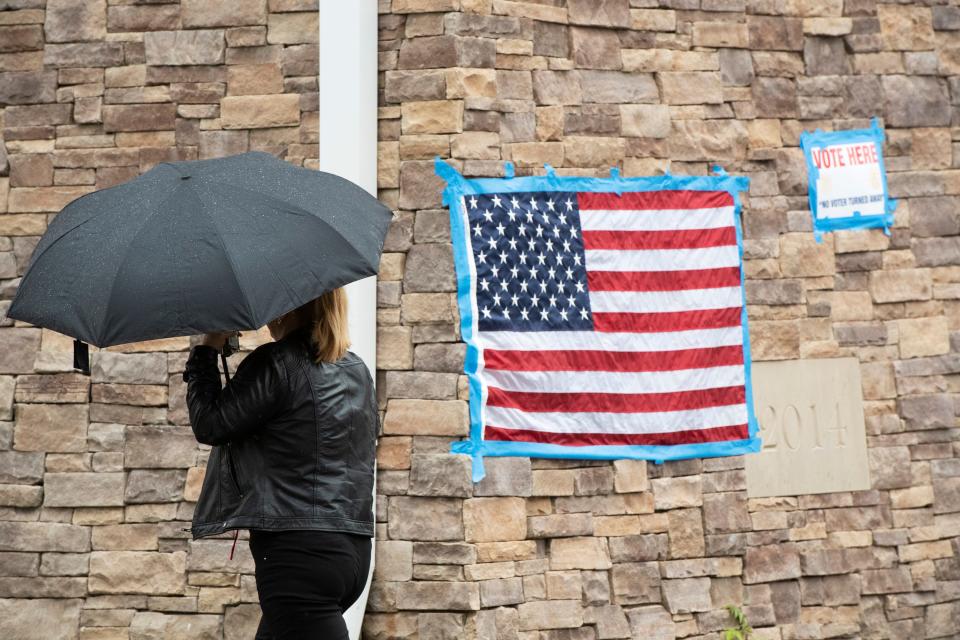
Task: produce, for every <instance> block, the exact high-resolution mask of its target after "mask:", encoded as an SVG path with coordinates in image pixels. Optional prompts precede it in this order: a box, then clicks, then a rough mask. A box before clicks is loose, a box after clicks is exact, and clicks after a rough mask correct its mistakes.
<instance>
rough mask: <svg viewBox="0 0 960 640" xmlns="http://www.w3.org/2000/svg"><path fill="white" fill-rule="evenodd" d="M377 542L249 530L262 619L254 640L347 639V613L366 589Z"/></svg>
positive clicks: (312, 533) (308, 532)
mask: <svg viewBox="0 0 960 640" xmlns="http://www.w3.org/2000/svg"><path fill="white" fill-rule="evenodd" d="M371 545H372V538H368V537H366V536H360V535H354V534H350V533H340V532H332V531H313V530H304V531H266V530H258V529H251V530H250V551H251V552H252V554H253V560H254V564H255V566H256V580H257V593H258V594H259V595H260V609H261V611H262V612H263V616H262V617H261V618H260V626H259V628H258V629H257V635H256V638H255V640H288V639H293V638H295V639H296V640H341V639H342V640H348V636H347V625H346V623H345V622H344V621H343V612H344V611H346V610H347V609H348V608H349V607H350V605H351V604H353V603H354V602H355V601H356V599H357V598H359V597H360V594H361V593H363V588H364V586H365V585H366V581H367V573H368V572H369V570H370V555H371Z"/></svg>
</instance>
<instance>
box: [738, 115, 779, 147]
mask: <svg viewBox="0 0 960 640" xmlns="http://www.w3.org/2000/svg"><path fill="white" fill-rule="evenodd" d="M747 135H748V137H749V144H750V148H751V149H776V148H778V147H780V146H782V145H783V141H782V139H781V137H780V121H779V120H775V119H771V118H758V119H756V120H751V121H750V122H748V123H747Z"/></svg>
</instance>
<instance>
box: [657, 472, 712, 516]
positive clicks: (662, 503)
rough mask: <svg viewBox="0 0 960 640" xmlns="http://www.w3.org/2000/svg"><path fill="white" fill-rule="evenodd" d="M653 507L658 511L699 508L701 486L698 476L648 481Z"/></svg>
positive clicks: (701, 500)
mask: <svg viewBox="0 0 960 640" xmlns="http://www.w3.org/2000/svg"><path fill="white" fill-rule="evenodd" d="M650 485H651V491H653V496H654V506H655V508H656V509H657V510H658V511H662V510H667V509H680V508H684V507H699V506H701V505H702V504H703V484H702V481H701V479H700V476H680V477H676V478H655V479H654V480H651V481H650Z"/></svg>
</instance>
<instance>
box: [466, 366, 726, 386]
mask: <svg viewBox="0 0 960 640" xmlns="http://www.w3.org/2000/svg"><path fill="white" fill-rule="evenodd" d="M483 375H484V377H485V378H486V381H487V383H488V384H489V385H490V386H492V387H499V388H500V389H504V390H505V391H539V392H544V393H671V392H674V391H694V390H697V389H715V388H718V387H736V386H742V385H743V384H744V375H743V365H728V366H723V367H705V368H701V369H679V370H676V371H641V372H634V371H630V372H611V371H508V370H505V369H484V372H483Z"/></svg>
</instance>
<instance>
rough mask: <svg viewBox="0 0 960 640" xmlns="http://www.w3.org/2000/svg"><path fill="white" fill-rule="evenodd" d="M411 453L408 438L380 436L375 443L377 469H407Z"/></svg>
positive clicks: (410, 443)
mask: <svg viewBox="0 0 960 640" xmlns="http://www.w3.org/2000/svg"><path fill="white" fill-rule="evenodd" d="M411 452H412V439H411V438H410V437H409V436H382V437H381V438H380V439H379V440H378V442H377V468H378V469H409V468H410V456H411Z"/></svg>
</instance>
